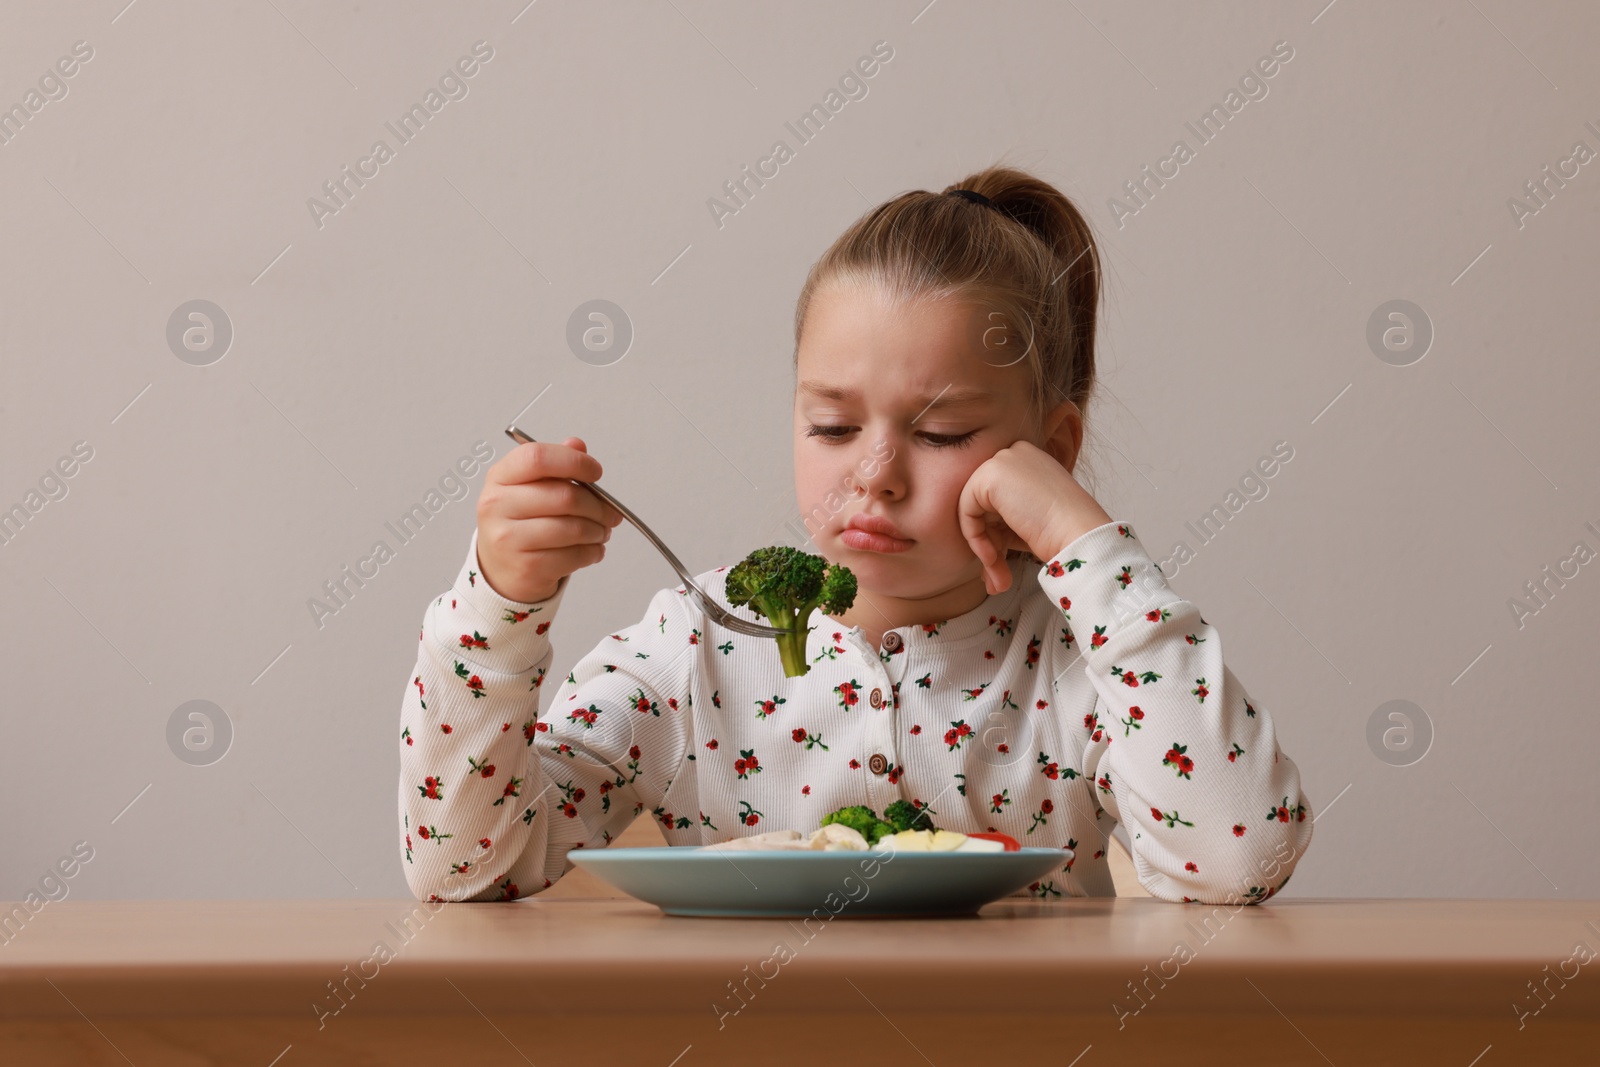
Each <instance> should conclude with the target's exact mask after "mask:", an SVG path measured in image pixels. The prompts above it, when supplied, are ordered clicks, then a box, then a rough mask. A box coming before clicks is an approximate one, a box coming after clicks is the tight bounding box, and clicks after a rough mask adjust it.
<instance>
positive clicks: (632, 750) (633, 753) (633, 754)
mask: <svg viewBox="0 0 1600 1067" xmlns="http://www.w3.org/2000/svg"><path fill="white" fill-rule="evenodd" d="M628 758H629V759H638V758H639V746H638V745H632V746H630V747H629V749H628Z"/></svg>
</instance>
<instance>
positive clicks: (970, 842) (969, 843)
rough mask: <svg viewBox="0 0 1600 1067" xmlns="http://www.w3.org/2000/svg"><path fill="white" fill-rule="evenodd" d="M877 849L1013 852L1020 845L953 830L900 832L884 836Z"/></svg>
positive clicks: (1003, 836) (1010, 839) (1005, 837)
mask: <svg viewBox="0 0 1600 1067" xmlns="http://www.w3.org/2000/svg"><path fill="white" fill-rule="evenodd" d="M877 847H878V848H892V849H894V850H895V851H897V852H1017V851H1020V850H1021V849H1022V845H1021V844H1020V843H1019V842H1018V841H1017V839H1016V838H1014V837H1012V836H1010V835H1009V834H995V833H981V834H961V833H957V832H956V831H954V830H901V831H900V832H899V833H895V834H885V835H884V836H883V837H881V838H880V839H879V840H878V844H877Z"/></svg>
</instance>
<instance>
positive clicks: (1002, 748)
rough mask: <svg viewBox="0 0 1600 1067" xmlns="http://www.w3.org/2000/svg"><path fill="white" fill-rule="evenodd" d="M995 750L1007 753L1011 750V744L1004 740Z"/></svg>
mask: <svg viewBox="0 0 1600 1067" xmlns="http://www.w3.org/2000/svg"><path fill="white" fill-rule="evenodd" d="M994 750H995V751H996V752H999V753H1001V754H1002V755H1004V754H1005V753H1007V752H1010V751H1011V746H1010V745H1008V744H1005V743H1004V742H1002V743H1001V744H998V745H996V746H994Z"/></svg>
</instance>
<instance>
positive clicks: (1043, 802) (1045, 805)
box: [1039, 797, 1056, 815]
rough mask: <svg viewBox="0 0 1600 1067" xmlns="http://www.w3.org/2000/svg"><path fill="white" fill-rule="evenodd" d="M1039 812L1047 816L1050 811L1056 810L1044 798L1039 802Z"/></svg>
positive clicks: (1052, 804) (1048, 799)
mask: <svg viewBox="0 0 1600 1067" xmlns="http://www.w3.org/2000/svg"><path fill="white" fill-rule="evenodd" d="M1039 810H1040V811H1042V812H1044V813H1045V814H1046V815H1049V814H1050V813H1051V812H1052V811H1055V810H1056V806H1055V803H1054V802H1053V801H1052V800H1051V799H1050V798H1049V797H1045V798H1044V799H1043V800H1041V801H1039Z"/></svg>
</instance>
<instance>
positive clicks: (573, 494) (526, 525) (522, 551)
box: [478, 437, 622, 604]
mask: <svg viewBox="0 0 1600 1067" xmlns="http://www.w3.org/2000/svg"><path fill="white" fill-rule="evenodd" d="M568 479H577V480H578V481H582V482H594V481H599V480H600V461H599V460H597V459H595V458H594V457H593V456H591V455H589V453H588V450H587V448H585V446H584V443H583V440H582V439H581V438H577V437H569V438H567V439H566V441H565V443H563V444H559V445H557V444H551V443H549V442H547V441H530V442H529V443H527V444H522V445H518V446H517V447H516V448H513V449H512V450H511V451H510V452H507V453H506V454H505V456H503V457H502V458H501V459H500V461H499V462H498V463H496V464H495V465H494V466H492V467H490V468H489V472H488V473H487V474H486V475H484V479H483V491H482V492H481V493H480V494H479V495H478V570H479V571H481V572H482V574H483V580H484V581H486V582H488V583H489V588H491V589H493V590H494V591H495V592H496V593H499V594H500V595H501V596H503V597H505V598H506V599H507V600H514V601H516V602H517V603H519V604H534V603H538V602H539V601H541V600H548V599H549V598H550V597H552V596H554V595H555V591H556V585H557V584H559V583H560V581H561V579H562V578H564V577H566V576H567V575H569V574H571V573H572V572H573V571H575V570H577V569H578V568H580V567H587V566H589V565H590V564H591V563H599V562H600V561H601V560H602V559H604V558H605V554H606V546H605V542H606V541H607V540H608V539H609V538H610V537H611V530H612V528H613V527H615V526H616V525H617V524H618V523H620V522H622V513H621V512H620V511H618V510H617V509H616V508H614V507H612V506H611V505H610V504H607V503H606V502H605V501H604V500H601V499H600V498H599V497H597V496H595V495H594V494H593V493H591V492H589V490H587V489H584V488H582V487H580V486H576V485H573V484H572V482H571V481H569V480H568Z"/></svg>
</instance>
